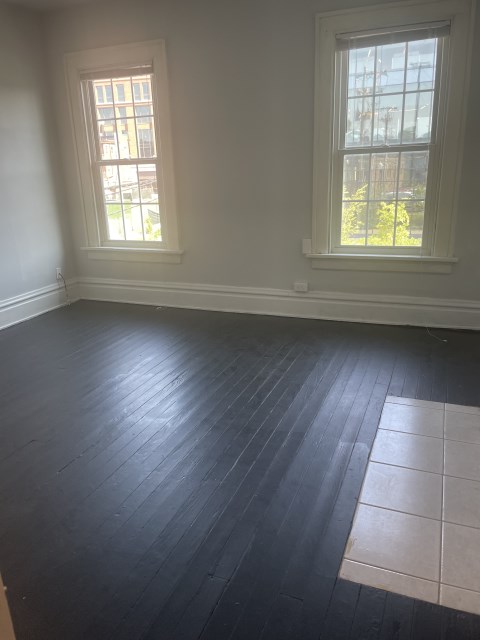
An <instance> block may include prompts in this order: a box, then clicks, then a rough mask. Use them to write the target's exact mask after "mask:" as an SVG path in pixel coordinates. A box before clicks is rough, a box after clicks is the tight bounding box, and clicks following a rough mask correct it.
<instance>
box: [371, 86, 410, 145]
mask: <svg viewBox="0 0 480 640" xmlns="http://www.w3.org/2000/svg"><path fill="white" fill-rule="evenodd" d="M402 109H403V94H393V95H386V96H383V95H382V96H377V97H376V98H375V112H374V118H375V120H374V128H373V144H374V145H378V144H398V143H399V142H400V129H401V126H402Z"/></svg>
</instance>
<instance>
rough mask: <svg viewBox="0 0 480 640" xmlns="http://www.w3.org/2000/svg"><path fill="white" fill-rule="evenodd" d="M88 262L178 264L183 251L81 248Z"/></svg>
mask: <svg viewBox="0 0 480 640" xmlns="http://www.w3.org/2000/svg"><path fill="white" fill-rule="evenodd" d="M81 250H82V251H86V253H87V256H88V257H89V258H90V260H119V261H123V262H168V263H170V264H180V262H181V261H182V255H183V251H168V249H133V248H132V247H128V248H123V247H121V248H120V247H81Z"/></svg>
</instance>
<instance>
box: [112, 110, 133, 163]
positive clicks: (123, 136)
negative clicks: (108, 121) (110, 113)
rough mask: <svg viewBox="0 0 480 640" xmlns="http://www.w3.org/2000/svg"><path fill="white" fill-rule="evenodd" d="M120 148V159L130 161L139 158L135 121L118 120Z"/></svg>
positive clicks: (130, 119)
mask: <svg viewBox="0 0 480 640" xmlns="http://www.w3.org/2000/svg"><path fill="white" fill-rule="evenodd" d="M117 135H118V146H119V149H120V158H121V159H122V160H130V159H132V158H136V157H137V138H136V135H135V120H134V119H133V118H122V119H120V120H117Z"/></svg>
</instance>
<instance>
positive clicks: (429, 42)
mask: <svg viewBox="0 0 480 640" xmlns="http://www.w3.org/2000/svg"><path fill="white" fill-rule="evenodd" d="M437 48H438V38H429V39H425V40H418V41H415V40H414V41H410V42H399V43H394V44H384V45H379V46H370V47H363V48H362V47H359V48H350V49H349V50H348V51H346V52H343V55H344V56H345V58H346V61H347V68H346V79H345V84H346V90H345V103H344V110H343V116H342V118H343V123H341V129H342V131H343V133H342V137H343V144H342V141H341V147H342V156H343V198H342V221H341V240H340V243H341V245H360V246H361V245H363V246H385V247H409V246H413V247H414V246H420V245H421V244H422V233H423V223H424V213H425V195H426V186H427V173H428V164H429V143H430V141H431V135H432V123H433V120H434V109H433V107H434V94H435V78H436V60H437Z"/></svg>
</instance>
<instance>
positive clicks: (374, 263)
mask: <svg viewBox="0 0 480 640" xmlns="http://www.w3.org/2000/svg"><path fill="white" fill-rule="evenodd" d="M306 257H307V258H310V260H311V262H312V267H313V268H314V269H336V270H338V271H388V272H393V271H398V272H409V273H452V269H453V265H454V264H456V263H457V262H458V258H438V257H434V256H389V255H374V254H371V255H367V254H365V255H359V254H348V253H344V254H338V253H309V254H307V256H306Z"/></svg>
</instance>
